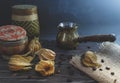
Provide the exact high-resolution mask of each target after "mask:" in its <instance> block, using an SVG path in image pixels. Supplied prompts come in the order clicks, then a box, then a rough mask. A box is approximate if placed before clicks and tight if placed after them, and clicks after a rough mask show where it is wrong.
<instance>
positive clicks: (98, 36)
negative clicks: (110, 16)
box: [77, 34, 116, 42]
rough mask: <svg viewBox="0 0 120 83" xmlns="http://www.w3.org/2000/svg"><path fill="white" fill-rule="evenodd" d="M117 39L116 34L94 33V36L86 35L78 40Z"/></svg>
mask: <svg viewBox="0 0 120 83" xmlns="http://www.w3.org/2000/svg"><path fill="white" fill-rule="evenodd" d="M115 40H116V37H115V35H114V34H108V35H92V36H86V37H78V39H77V41H78V42H88V41H89V42H105V41H110V42H114V41H115Z"/></svg>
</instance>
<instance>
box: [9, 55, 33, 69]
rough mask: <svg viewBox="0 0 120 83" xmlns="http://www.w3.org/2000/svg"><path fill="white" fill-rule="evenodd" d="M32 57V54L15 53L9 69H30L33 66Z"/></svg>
mask: <svg viewBox="0 0 120 83" xmlns="http://www.w3.org/2000/svg"><path fill="white" fill-rule="evenodd" d="M32 59H33V58H32V57H31V56H28V57H26V56H21V55H13V56H12V57H11V58H10V60H9V62H8V66H9V69H10V70H11V71H19V70H29V69H31V68H32V67H31V66H32V64H31V63H30V62H31V61H32Z"/></svg>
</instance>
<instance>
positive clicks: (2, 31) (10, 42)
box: [0, 25, 28, 59]
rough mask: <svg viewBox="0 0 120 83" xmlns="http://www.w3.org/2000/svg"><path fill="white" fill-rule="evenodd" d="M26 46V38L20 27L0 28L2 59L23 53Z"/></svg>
mask: <svg viewBox="0 0 120 83" xmlns="http://www.w3.org/2000/svg"><path fill="white" fill-rule="evenodd" d="M27 44H28V37H27V36H26V31H25V30H24V29H23V28H22V27H20V26H15V25H5V26H1V27H0V54H1V55H2V57H3V58H4V59H9V58H10V57H11V56H12V55H14V54H19V53H22V52H24V51H25V49H26V46H27Z"/></svg>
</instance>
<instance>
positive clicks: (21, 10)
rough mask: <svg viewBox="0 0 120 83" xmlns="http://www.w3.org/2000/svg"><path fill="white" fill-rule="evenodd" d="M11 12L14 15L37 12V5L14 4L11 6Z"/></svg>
mask: <svg viewBox="0 0 120 83" xmlns="http://www.w3.org/2000/svg"><path fill="white" fill-rule="evenodd" d="M12 14H15V15H32V14H37V7H36V6H35V5H14V6H13V7H12Z"/></svg>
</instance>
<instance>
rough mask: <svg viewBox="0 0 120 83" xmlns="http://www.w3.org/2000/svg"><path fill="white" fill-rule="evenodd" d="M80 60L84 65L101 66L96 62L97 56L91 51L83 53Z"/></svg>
mask: <svg viewBox="0 0 120 83" xmlns="http://www.w3.org/2000/svg"><path fill="white" fill-rule="evenodd" d="M81 62H82V64H83V65H84V66H86V67H93V68H99V67H100V66H101V64H99V63H98V62H97V56H96V55H95V53H94V52H92V51H87V52H86V53H85V54H84V55H83V57H82V59H81Z"/></svg>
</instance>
